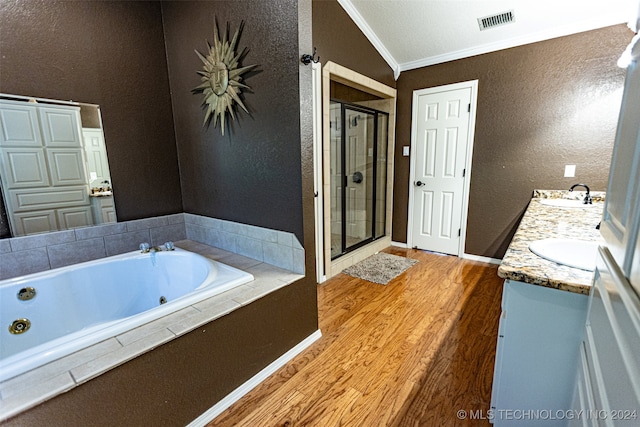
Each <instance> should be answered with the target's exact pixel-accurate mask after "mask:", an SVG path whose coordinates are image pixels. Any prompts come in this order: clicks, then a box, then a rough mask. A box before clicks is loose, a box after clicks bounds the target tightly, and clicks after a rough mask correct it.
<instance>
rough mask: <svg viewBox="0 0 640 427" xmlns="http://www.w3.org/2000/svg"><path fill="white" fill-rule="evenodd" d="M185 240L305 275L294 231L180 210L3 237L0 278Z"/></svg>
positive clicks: (302, 250) (300, 248) (302, 253)
mask: <svg viewBox="0 0 640 427" xmlns="http://www.w3.org/2000/svg"><path fill="white" fill-rule="evenodd" d="M187 238H188V239H190V240H193V241H196V242H200V243H204V244H207V245H209V246H214V247H217V248H221V249H225V250H227V251H229V252H234V253H237V254H240V255H244V256H246V257H249V258H252V259H255V260H258V261H260V262H265V263H267V264H271V265H275V266H276V267H280V268H284V269H285V270H289V271H293V272H295V273H299V274H304V249H302V245H300V243H299V242H298V239H297V238H296V237H295V236H294V235H293V233H288V232H284V231H277V230H270V229H267V228H261V227H256V226H252V225H246V224H240V223H237V222H232V221H224V220H220V219H215V218H209V217H205V216H200V215H194V214H188V213H185V214H182V213H180V214H173V215H165V216H158V217H153V218H145V219H138V220H133V221H123V222H118V223H114V224H102V225H94V226H91V227H84V228H76V229H73V230H65V231H56V232H52V233H44V234H37V235H33V236H24V237H14V238H11V239H2V240H0V280H3V279H9V278H11V277H17V276H23V275H26V274H31V273H37V272H40V271H45V270H49V269H53V268H58V267H64V266H67V265H71V264H78V263H81V262H85V261H92V260H94V259H99V258H104V257H108V256H112V255H118V254H121V253H124V252H129V251H134V250H136V249H138V247H139V245H140V243H142V242H149V243H150V244H151V245H153V246H156V245H161V244H163V243H164V242H166V241H173V242H176V241H178V240H184V239H187Z"/></svg>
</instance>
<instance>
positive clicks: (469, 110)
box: [467, 104, 471, 113]
mask: <svg viewBox="0 0 640 427" xmlns="http://www.w3.org/2000/svg"><path fill="white" fill-rule="evenodd" d="M470 112H471V104H469V106H468V107H467V113H470Z"/></svg>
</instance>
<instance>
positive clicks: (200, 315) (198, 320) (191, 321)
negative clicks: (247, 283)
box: [169, 297, 241, 335]
mask: <svg viewBox="0 0 640 427" xmlns="http://www.w3.org/2000/svg"><path fill="white" fill-rule="evenodd" d="M215 298H216V297H213V298H209V300H214V299H215ZM240 306H241V305H240V304H239V303H237V302H235V301H233V300H230V299H226V300H219V301H207V302H205V301H203V302H202V303H200V304H199V307H198V308H201V309H202V311H197V314H194V315H193V316H190V317H188V318H185V319H182V321H180V322H177V323H174V324H173V325H171V326H169V330H170V331H172V332H173V333H174V334H176V335H182V334H185V333H187V332H190V331H192V330H193V329H196V328H198V327H200V326H202V325H204V324H206V323H209V322H211V321H212V320H215V319H217V318H219V317H222V316H224V315H225V314H228V313H231V312H232V311H233V310H236V309H238V308H240Z"/></svg>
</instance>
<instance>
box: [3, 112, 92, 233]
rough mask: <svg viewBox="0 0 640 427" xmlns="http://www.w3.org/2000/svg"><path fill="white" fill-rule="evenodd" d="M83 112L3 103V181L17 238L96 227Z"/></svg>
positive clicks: (9, 213) (8, 212) (10, 221)
mask: <svg viewBox="0 0 640 427" xmlns="http://www.w3.org/2000/svg"><path fill="white" fill-rule="evenodd" d="M80 129H81V128H80V108H79V107H75V106H66V105H64V106H63V105H48V104H37V103H29V102H21V101H11V100H2V101H0V177H1V179H2V191H3V193H4V199H5V204H6V208H7V214H8V217H9V223H10V225H11V228H12V232H13V234H14V236H21V235H28V234H35V233H42V232H46V231H54V230H60V229H67V228H74V227H82V226H87V225H91V224H93V215H92V212H91V206H90V203H89V187H88V181H87V177H86V173H85V165H84V163H85V162H84V149H83V144H82V140H81V130H80Z"/></svg>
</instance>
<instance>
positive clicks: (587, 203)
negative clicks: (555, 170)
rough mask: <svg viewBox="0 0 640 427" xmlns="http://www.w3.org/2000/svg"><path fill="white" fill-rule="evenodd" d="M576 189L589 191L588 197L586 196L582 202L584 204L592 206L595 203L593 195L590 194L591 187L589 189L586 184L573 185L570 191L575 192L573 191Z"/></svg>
mask: <svg viewBox="0 0 640 427" xmlns="http://www.w3.org/2000/svg"><path fill="white" fill-rule="evenodd" d="M576 187H584V188H585V189H586V190H587V195H586V196H584V199H583V201H582V202H583V203H584V204H585V205H590V204H592V203H593V199H592V198H591V194H590V192H589V187H588V186H587V185H586V184H573V185H572V186H571V188H570V189H569V191H573V189H574V188H576Z"/></svg>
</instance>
